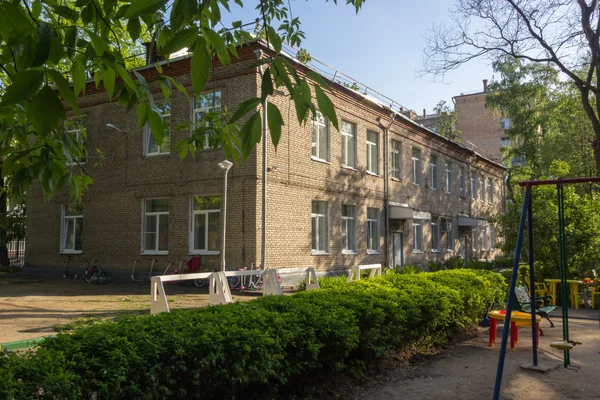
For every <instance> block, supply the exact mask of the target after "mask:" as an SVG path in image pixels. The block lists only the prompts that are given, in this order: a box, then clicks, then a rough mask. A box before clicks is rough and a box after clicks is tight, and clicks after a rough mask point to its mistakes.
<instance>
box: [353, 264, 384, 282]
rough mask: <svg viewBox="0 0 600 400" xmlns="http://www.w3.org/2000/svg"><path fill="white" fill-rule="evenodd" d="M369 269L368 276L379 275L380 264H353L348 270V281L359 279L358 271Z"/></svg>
mask: <svg viewBox="0 0 600 400" xmlns="http://www.w3.org/2000/svg"><path fill="white" fill-rule="evenodd" d="M367 269H370V270H371V272H370V273H369V278H372V277H374V276H381V272H382V270H381V269H382V268H381V264H369V265H355V266H353V267H352V268H350V271H348V282H352V281H358V280H360V271H364V270H367Z"/></svg>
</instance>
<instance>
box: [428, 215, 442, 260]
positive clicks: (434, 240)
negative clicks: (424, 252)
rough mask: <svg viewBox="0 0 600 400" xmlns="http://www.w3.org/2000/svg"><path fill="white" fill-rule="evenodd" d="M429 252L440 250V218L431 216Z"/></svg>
mask: <svg viewBox="0 0 600 400" xmlns="http://www.w3.org/2000/svg"><path fill="white" fill-rule="evenodd" d="M430 226H431V252H432V253H439V252H440V218H439V217H432V218H431V222H430Z"/></svg>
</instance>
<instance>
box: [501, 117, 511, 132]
mask: <svg viewBox="0 0 600 400" xmlns="http://www.w3.org/2000/svg"><path fill="white" fill-rule="evenodd" d="M500 129H504V130H508V129H510V118H502V119H501V120H500Z"/></svg>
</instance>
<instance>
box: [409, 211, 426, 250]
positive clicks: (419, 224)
mask: <svg viewBox="0 0 600 400" xmlns="http://www.w3.org/2000/svg"><path fill="white" fill-rule="evenodd" d="M423 222H424V221H423V220H419V219H414V220H413V224H412V226H413V253H418V254H421V253H423Z"/></svg>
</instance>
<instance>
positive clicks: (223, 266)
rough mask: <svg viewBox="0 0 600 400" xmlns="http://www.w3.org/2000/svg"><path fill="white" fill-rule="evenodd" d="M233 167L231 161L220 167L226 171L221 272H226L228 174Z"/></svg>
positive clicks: (225, 161) (222, 162) (224, 162)
mask: <svg viewBox="0 0 600 400" xmlns="http://www.w3.org/2000/svg"><path fill="white" fill-rule="evenodd" d="M232 166H233V163H232V162H231V161H229V160H223V161H221V162H220V163H219V167H221V169H222V170H223V171H225V194H224V195H223V197H224V201H223V251H222V253H221V271H223V272H225V236H226V233H227V173H228V172H229V169H230V168H231V167H232Z"/></svg>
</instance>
